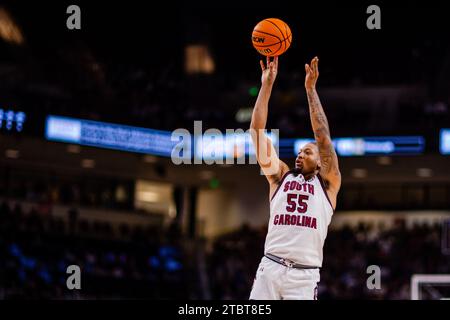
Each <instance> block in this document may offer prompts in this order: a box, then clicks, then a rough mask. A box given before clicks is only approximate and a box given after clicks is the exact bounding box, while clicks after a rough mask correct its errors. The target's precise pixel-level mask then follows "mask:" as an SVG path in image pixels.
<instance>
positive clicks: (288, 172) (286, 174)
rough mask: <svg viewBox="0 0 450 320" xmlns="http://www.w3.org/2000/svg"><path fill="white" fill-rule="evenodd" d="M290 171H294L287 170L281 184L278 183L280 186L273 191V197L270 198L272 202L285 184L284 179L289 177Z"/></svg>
mask: <svg viewBox="0 0 450 320" xmlns="http://www.w3.org/2000/svg"><path fill="white" fill-rule="evenodd" d="M290 173H292V170H289V171H287V172H286V173H285V174H284V176H283V178H281V182H280V184H279V185H278V187H277V189H276V190H275V192H274V193H273V195H272V198H270V202H272V200H273V198H275V195H276V194H277V192H278V190H279V189H280V187H281V186H282V185H283V182H284V179H286V177H287V176H288V175H289V174H290Z"/></svg>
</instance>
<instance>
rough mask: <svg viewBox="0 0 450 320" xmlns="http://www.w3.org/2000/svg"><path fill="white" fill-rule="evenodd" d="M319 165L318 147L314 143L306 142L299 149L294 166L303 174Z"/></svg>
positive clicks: (310, 171) (312, 170)
mask: <svg viewBox="0 0 450 320" xmlns="http://www.w3.org/2000/svg"><path fill="white" fill-rule="evenodd" d="M318 167H319V149H318V148H317V146H316V145H315V144H312V143H308V144H306V145H305V146H304V147H303V148H302V149H300V150H299V152H298V154H297V158H296V159H295V168H297V169H300V172H301V173H302V174H303V175H305V174H308V173H312V172H314V171H315V170H316V169H318Z"/></svg>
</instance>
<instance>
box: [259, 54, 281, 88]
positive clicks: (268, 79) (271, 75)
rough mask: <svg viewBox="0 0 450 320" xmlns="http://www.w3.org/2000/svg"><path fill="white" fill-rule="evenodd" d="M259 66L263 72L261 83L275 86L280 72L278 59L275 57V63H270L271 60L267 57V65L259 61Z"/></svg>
mask: <svg viewBox="0 0 450 320" xmlns="http://www.w3.org/2000/svg"><path fill="white" fill-rule="evenodd" d="M259 64H260V65H261V70H262V76H261V83H262V84H263V85H264V84H268V85H273V83H274V82H275V78H276V77H277V72H278V57H274V58H273V61H270V58H269V57H267V59H266V65H264V62H263V61H262V60H260V61H259Z"/></svg>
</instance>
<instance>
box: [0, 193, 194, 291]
mask: <svg viewBox="0 0 450 320" xmlns="http://www.w3.org/2000/svg"><path fill="white" fill-rule="evenodd" d="M112 229H113V228H112V226H111V224H110V223H109V222H92V221H88V220H85V219H84V220H78V219H77V213H76V209H72V210H70V211H69V212H68V216H67V218H66V219H64V218H58V217H54V216H53V215H45V214H43V213H42V212H40V211H39V210H38V209H35V208H32V209H31V211H30V212H23V210H22V207H21V205H20V203H16V204H15V205H14V206H10V205H9V204H8V203H6V202H3V203H1V204H0V234H1V237H0V298H8V299H16V298H17V299H119V298H120V299H127V298H148V299H168V298H186V297H189V294H190V295H193V294H195V288H191V290H193V292H191V293H189V292H188V291H187V290H188V286H187V285H186V283H187V279H192V278H194V277H195V273H194V274H191V273H192V271H191V268H190V267H189V261H188V259H187V257H185V256H184V251H183V250H182V247H181V245H180V243H179V241H178V240H177V239H178V238H177V237H176V236H175V235H174V236H171V233H170V232H167V233H164V234H163V233H162V230H160V229H158V228H154V227H151V226H150V227H145V228H144V227H141V226H137V227H134V228H131V226H129V225H126V224H123V225H121V226H120V228H119V231H118V232H116V234H114V233H115V232H114V231H113V230H112ZM70 265H77V266H79V267H80V269H81V288H82V290H79V291H77V290H74V291H71V290H68V289H67V286H66V281H67V278H68V277H69V275H70V274H67V272H66V271H67V268H68V267H69V266H70Z"/></svg>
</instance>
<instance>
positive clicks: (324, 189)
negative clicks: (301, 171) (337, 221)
mask: <svg viewBox="0 0 450 320" xmlns="http://www.w3.org/2000/svg"><path fill="white" fill-rule="evenodd" d="M317 178H318V179H319V182H320V185H321V186H322V190H323V193H325V197H327V200H328V203H329V204H330V206H331V209H332V210H333V212H334V208H333V205H332V204H331V200H330V198H329V197H328V192H327V189H326V188H325V183H324V182H323V179H322V177H321V176H320V173H318V174H317Z"/></svg>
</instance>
